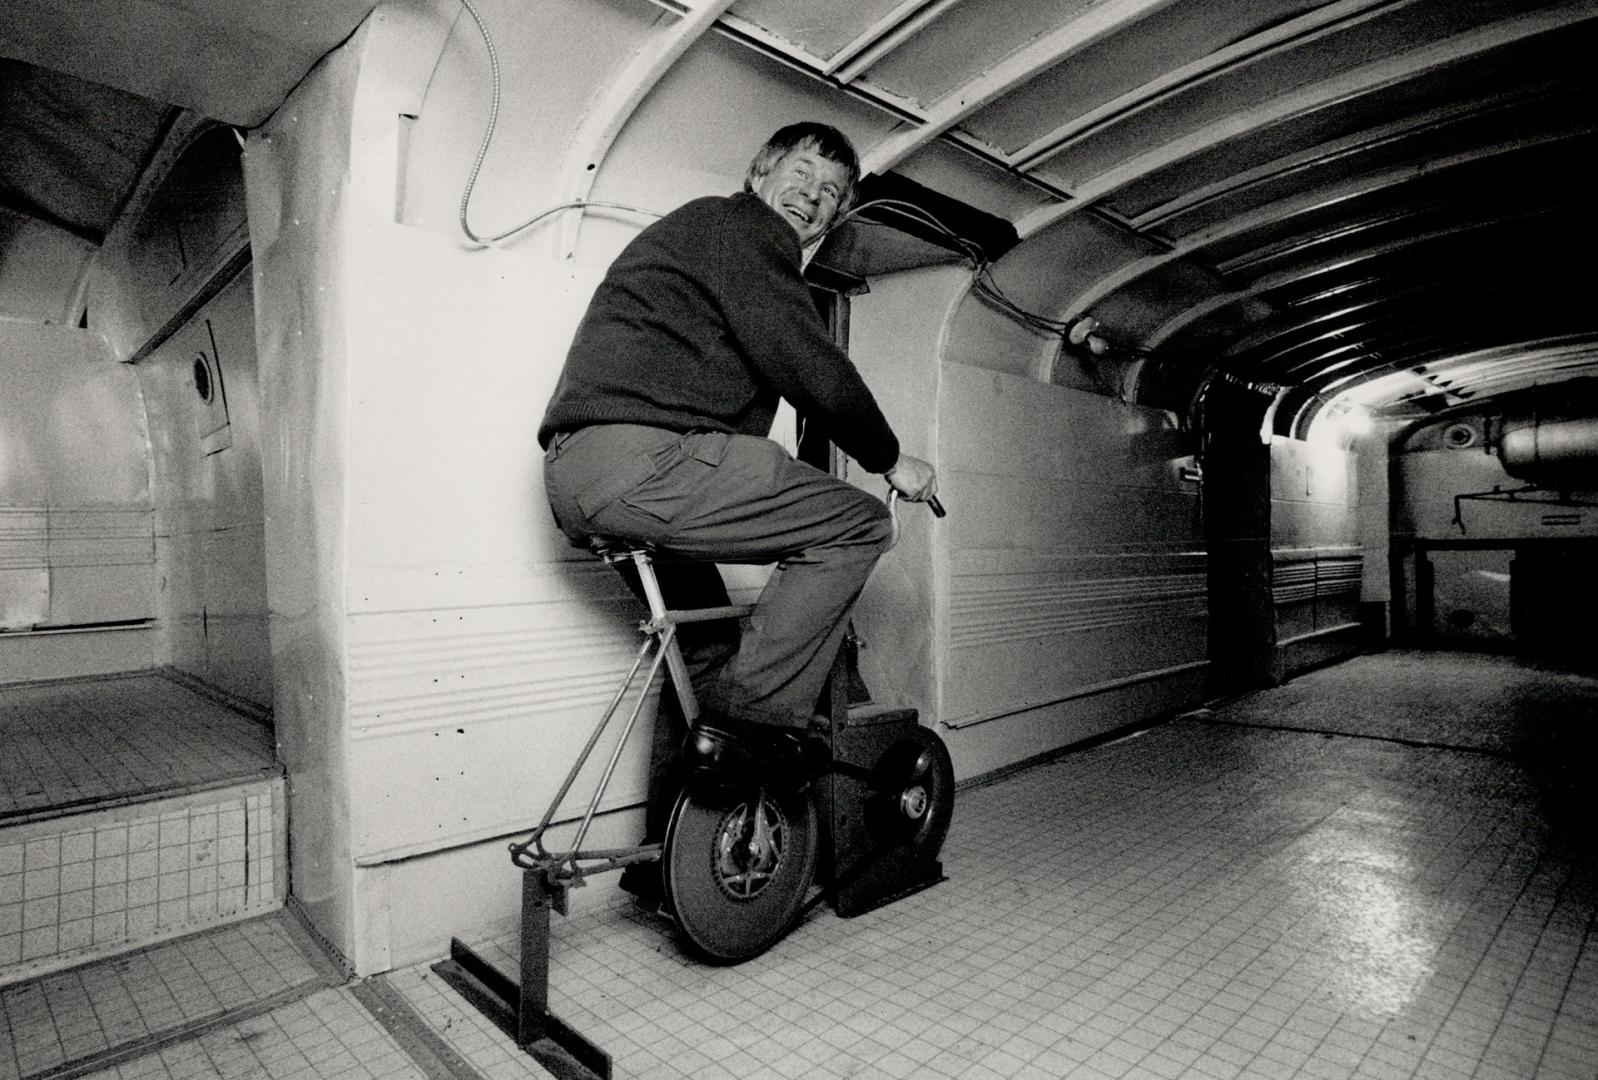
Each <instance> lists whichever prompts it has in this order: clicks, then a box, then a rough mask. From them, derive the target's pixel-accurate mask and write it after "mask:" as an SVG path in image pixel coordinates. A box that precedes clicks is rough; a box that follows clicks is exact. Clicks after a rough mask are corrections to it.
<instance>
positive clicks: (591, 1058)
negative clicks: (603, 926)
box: [433, 869, 611, 1080]
mask: <svg viewBox="0 0 1598 1080" xmlns="http://www.w3.org/2000/svg"><path fill="white" fill-rule="evenodd" d="M565 892H566V887H565V886H564V885H555V886H553V887H552V886H551V885H550V883H549V881H548V879H547V877H546V876H545V873H544V871H542V870H533V869H529V870H524V871H522V935H521V937H522V940H521V954H522V955H521V969H522V970H521V984H520V985H519V986H518V985H517V984H516V983H515V982H513V981H512V980H511V979H510V978H508V977H507V976H505V975H504V974H503V973H502V972H500V971H499V970H498V969H496V968H495V967H493V965H491V964H489V963H488V961H486V960H484V959H483V958H482V957H480V956H478V955H477V954H476V953H475V952H473V951H472V950H471V948H470V947H468V946H467V945H465V944H464V943H463V942H461V941H460V940H458V939H454V940H451V941H450V946H449V959H447V960H440V961H439V962H438V963H436V964H434V965H433V971H434V973H435V974H437V975H438V977H439V978H441V979H443V980H444V981H445V982H446V983H448V984H449V985H450V986H452V987H454V988H455V990H456V991H458V992H459V993H460V995H461V996H462V997H464V998H465V999H466V1000H467V1001H469V1002H471V1004H472V1005H473V1006H475V1007H476V1008H477V1009H478V1010H479V1011H480V1012H482V1013H483V1015H485V1016H487V1017H488V1018H489V1019H490V1020H492V1021H493V1022H494V1024H495V1026H496V1027H498V1028H499V1029H500V1030H501V1031H503V1032H504V1033H505V1034H507V1035H509V1036H510V1037H511V1038H512V1039H514V1040H515V1041H516V1045H517V1046H519V1047H520V1048H521V1049H523V1050H525V1051H526V1052H527V1053H529V1054H531V1055H532V1056H533V1058H534V1059H535V1060H536V1061H537V1062H538V1063H539V1064H540V1065H542V1066H544V1068H546V1069H548V1070H549V1071H550V1072H551V1073H553V1074H554V1075H555V1076H557V1077H560V1080H611V1076H610V1055H609V1054H607V1053H605V1051H603V1050H601V1049H600V1048H599V1047H598V1046H596V1045H594V1044H593V1043H591V1042H589V1041H588V1040H587V1039H585V1038H584V1037H583V1036H582V1035H579V1034H578V1033H577V1032H576V1031H575V1030H574V1029H573V1028H571V1027H570V1026H568V1025H567V1024H566V1023H565V1022H564V1021H562V1020H561V1019H560V1018H559V1017H557V1016H555V1015H554V1014H553V1013H551V1012H550V1011H549V912H550V909H551V908H552V907H556V908H558V909H560V910H561V911H564V910H565V895H564V894H565Z"/></svg>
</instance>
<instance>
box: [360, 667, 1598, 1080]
mask: <svg viewBox="0 0 1598 1080" xmlns="http://www.w3.org/2000/svg"><path fill="white" fill-rule="evenodd" d="M1528 702H1530V703H1532V704H1531V705H1530V706H1528V705H1527V703H1528ZM1595 710H1598V679H1593V678H1590V677H1584V676H1563V675H1560V676H1554V675H1551V674H1550V673H1548V672H1536V671H1532V672H1527V671H1526V670H1524V669H1522V668H1521V667H1520V666H1519V665H1517V664H1515V663H1513V662H1509V661H1494V660H1489V659H1488V658H1482V657H1419V656H1415V655H1410V654H1402V653H1394V654H1390V655H1386V656H1377V657H1367V658H1361V659H1360V660H1358V661H1355V662H1354V663H1351V664H1348V665H1344V666H1342V667H1340V668H1333V669H1327V670H1325V671H1322V672H1317V673H1313V674H1311V675H1307V676H1304V677H1302V678H1301V679H1299V680H1297V681H1295V682H1294V683H1292V684H1290V685H1289V686H1288V687H1285V688H1280V689H1278V690H1274V691H1270V692H1268V693H1263V694H1258V695H1251V696H1250V697H1248V698H1246V699H1243V700H1240V701H1237V702H1233V703H1230V704H1228V705H1225V706H1221V707H1218V708H1216V709H1215V710H1213V711H1212V712H1211V713H1210V714H1209V715H1208V717H1207V718H1205V719H1188V720H1183V721H1179V722H1176V723H1173V724H1169V725H1166V726H1163V727H1160V728H1156V729H1154V730H1152V731H1149V732H1147V733H1145V734H1143V735H1141V736H1138V737H1135V738H1132V739H1128V740H1125V741H1122V742H1118V743H1114V744H1111V745H1106V746H1101V747H1098V748H1096V749H1092V750H1088V751H1085V752H1082V753H1078V754H1072V755H1069V756H1067V757H1065V758H1063V759H1061V760H1059V761H1057V762H1055V763H1053V764H1050V765H1047V766H1043V767H1039V768H1036V769H1033V770H1030V771H1027V772H1024V773H1021V774H1019V775H1016V776H1013V777H1011V778H1009V779H1006V780H1004V781H1003V782H1001V783H998V784H994V785H992V786H988V787H980V788H974V789H971V790H967V791H965V792H963V793H962V794H961V796H960V798H959V802H958V807H957V811H956V817H955V823H954V828H953V830H952V832H951V835H950V839H949V843H948V845H947V846H946V848H945V851H944V864H945V869H946V871H947V873H948V874H949V878H950V880H949V881H948V882H946V883H944V884H942V885H939V886H937V887H936V888H934V889H931V890H929V891H927V892H924V893H921V894H918V895H916V896H913V897H910V898H908V899H906V900H903V901H900V902H899V903H897V904H894V905H892V906H890V907H887V908H884V909H880V910H878V911H876V912H873V913H870V914H868V915H865V916H862V917H860V918H857V919H853V920H841V919H838V918H837V917H835V916H834V915H832V914H830V913H829V912H827V911H825V910H824V909H823V910H822V911H820V912H818V913H816V914H815V915H814V916H813V917H812V919H811V920H810V922H809V923H807V924H806V925H805V926H803V927H801V928H800V929H799V930H798V931H797V932H796V933H795V934H793V935H792V936H791V937H789V938H788V939H787V940H785V941H783V942H782V943H781V944H780V945H779V946H778V947H777V948H776V949H774V950H773V951H772V952H771V953H769V954H767V955H766V956H764V957H761V958H759V959H757V960H755V961H752V962H750V963H747V964H744V965H741V966H738V967H733V968H709V967H704V966H701V965H697V964H694V963H693V962H691V961H689V960H687V959H686V958H685V957H684V956H683V955H682V953H681V952H680V951H679V950H678V949H677V948H676V947H675V946H674V945H673V943H672V942H671V939H670V934H669V929H668V928H667V927H666V925H665V924H664V923H661V922H659V921H658V920H655V919H653V918H652V917H648V916H643V915H640V914H637V913H635V912H631V911H628V910H625V909H621V908H618V909H616V910H614V911H610V912H603V913H597V914H593V915H589V916H584V917H581V918H577V919H573V920H569V921H564V922H562V921H560V920H557V921H556V926H555V928H554V933H555V937H556V941H555V943H554V946H553V950H552V961H553V971H552V975H551V992H552V1005H553V1009H554V1011H555V1013H556V1014H557V1015H558V1016H560V1017H561V1018H562V1019H563V1020H565V1021H566V1022H567V1023H569V1024H571V1025H572V1026H574V1027H575V1028H576V1029H577V1030H578V1031H580V1032H582V1033H583V1034H584V1035H586V1036H587V1037H588V1038H590V1039H592V1040H593V1041H595V1042H596V1043H598V1044H599V1045H600V1046H601V1047H603V1048H605V1049H606V1050H607V1051H609V1052H610V1053H611V1054H612V1055H613V1057H614V1059H615V1065H616V1074H617V1076H620V1077H637V1078H649V1080H654V1078H661V1080H675V1078H679V1077H681V1078H694V1080H711V1078H716V1080H728V1078H734V1077H736V1078H740V1080H778V1078H801V1077H803V1078H809V1077H886V1078H899V1077H931V1078H940V1077H962V1078H973V1080H977V1078H981V1080H999V1078H1035V1080H1045V1078H1048V1080H1055V1078H1070V1080H1107V1078H1116V1077H1131V1078H1144V1077H1148V1078H1155V1080H1162V1078H1175V1077H1189V1078H1193V1080H1233V1078H1239V1077H1247V1078H1253V1080H1267V1078H1270V1080H1275V1078H1306V1080H1309V1078H1314V1080H1340V1078H1353V1077H1359V1078H1370V1080H1377V1078H1381V1080H1387V1078H1395V1080H1396V1078H1407V1077H1420V1078H1435V1080H1464V1078H1479V1080H1488V1078H1501V1080H1528V1078H1537V1077H1547V1078H1565V1077H1570V1078H1577V1077H1579V1078H1592V1077H1594V1076H1598V949H1594V948H1593V947H1591V945H1592V944H1594V942H1593V935H1594V918H1595V914H1598V859H1595V858H1594V855H1595V854H1598V845H1595V843H1594V832H1593V830H1592V828H1591V827H1590V826H1586V825H1585V824H1584V822H1585V818H1577V817H1575V816H1573V815H1570V814H1567V813H1566V809H1567V808H1569V807H1571V806H1572V805H1573V798H1572V796H1573V795H1575V794H1576V793H1578V792H1580V791H1584V790H1586V784H1585V779H1584V777H1585V772H1584V769H1583V767H1582V765H1580V764H1579V762H1580V761H1581V760H1585V761H1587V762H1590V761H1591V758H1590V756H1589V757H1587V758H1585V759H1571V758H1569V757H1568V755H1565V756H1563V757H1561V756H1556V755H1549V754H1546V753H1542V752H1527V753H1525V754H1521V755H1515V754H1514V753H1513V752H1514V751H1515V749H1516V748H1525V747H1545V746H1548V745H1564V746H1565V747H1566V748H1567V749H1568V748H1569V746H1570V745H1571V744H1572V743H1573V742H1576V743H1579V742H1581V740H1583V739H1590V738H1591V736H1590V734H1586V733H1589V732H1591V731H1593V730H1595V728H1594V724H1595V723H1598V712H1595ZM1273 723H1284V724H1286V726H1287V727H1288V728H1292V729H1294V730H1279V729H1274V728H1271V727H1269V726H1267V725H1270V724H1273ZM1334 729H1337V730H1344V731H1359V732H1362V735H1360V736H1354V737H1350V736H1342V735H1330V734H1326V732H1328V731H1332V730H1334ZM1396 739H1405V740H1408V741H1407V742H1399V741H1394V740H1396ZM1416 743H1424V744H1428V745H1414V744H1416ZM1587 745H1590V742H1589V743H1587ZM1450 747H1461V748H1457V749H1456V748H1450ZM1481 748H1487V749H1490V750H1492V751H1494V752H1488V753H1484V752H1482V750H1481ZM497 944H498V956H499V957H501V958H503V959H504V960H505V961H506V962H507V963H509V962H510V957H511V949H512V948H513V947H514V945H513V943H512V942H500V943H497ZM390 978H391V979H392V981H393V983H394V985H395V986H396V987H397V988H399V989H400V990H401V991H402V992H403V993H405V994H406V995H407V996H408V998H409V999H410V1000H411V1001H412V1003H413V1004H414V1006H415V1007H416V1009H417V1011H418V1012H419V1013H421V1014H422V1015H424V1016H428V1017H430V1018H431V1020H432V1022H433V1024H434V1026H435V1027H436V1028H440V1029H442V1030H444V1031H445V1033H446V1037H448V1038H450V1039H451V1041H452V1042H454V1043H455V1045H457V1047H458V1049H459V1050H460V1051H461V1053H463V1054H464V1055H465V1056H467V1057H468V1058H469V1059H470V1060H472V1061H473V1062H474V1064H476V1065H477V1067H478V1068H479V1069H480V1070H481V1071H482V1072H483V1073H484V1074H485V1075H488V1076H492V1077H501V1076H505V1077H515V1076H526V1075H537V1070H536V1069H533V1068H531V1067H530V1066H529V1065H528V1064H527V1063H526V1062H525V1060H522V1059H518V1058H516V1057H515V1055H514V1054H513V1053H511V1052H510V1051H509V1050H508V1048H507V1044H506V1043H505V1040H504V1039H503V1038H502V1037H501V1036H500V1035H499V1034H498V1032H497V1031H495V1030H494V1029H492V1028H491V1027H489V1026H488V1025H487V1023H486V1021H483V1020H481V1019H480V1018H479V1017H477V1015H476V1014H475V1013H472V1012H471V1011H470V1010H468V1009H466V1008H464V1007H463V1006H461V1005H460V1004H459V999H458V998H455V997H454V995H453V993H452V992H451V991H449V990H448V989H447V988H444V987H442V986H441V985H440V984H439V982H438V980H437V978H436V977H435V976H433V975H432V974H431V973H430V972H429V971H427V970H426V969H412V970H409V971H405V972H399V973H396V974H395V975H393V976H391V977H390Z"/></svg>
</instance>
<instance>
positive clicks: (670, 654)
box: [618, 548, 699, 725]
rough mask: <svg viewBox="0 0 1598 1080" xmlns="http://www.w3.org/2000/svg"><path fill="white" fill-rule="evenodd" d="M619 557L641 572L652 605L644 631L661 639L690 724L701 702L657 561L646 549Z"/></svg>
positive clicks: (644, 587)
mask: <svg viewBox="0 0 1598 1080" xmlns="http://www.w3.org/2000/svg"><path fill="white" fill-rule="evenodd" d="M618 557H625V558H629V559H631V560H632V562H633V566H634V567H635V568H636V569H637V571H638V581H639V584H640V585H642V587H643V590H644V600H645V602H646V603H647V604H648V605H649V622H648V623H646V624H645V625H644V631H645V632H646V633H650V634H654V635H655V636H656V637H658V638H659V640H660V647H661V649H662V650H663V651H664V652H665V655H666V669H667V670H668V671H669V672H671V686H672V689H673V690H675V691H676V692H677V701H678V702H679V703H680V704H681V705H682V713H683V718H684V719H685V720H686V721H687V722H688V723H689V724H690V725H691V724H693V722H694V721H695V720H696V719H698V718H699V699H698V698H697V697H695V696H694V688H693V684H692V683H690V682H689V681H688V665H687V663H686V662H685V661H684V660H683V657H682V648H681V647H680V646H679V645H678V644H677V619H676V615H675V613H674V612H672V611H671V610H670V609H668V608H667V607H666V599H665V597H664V596H663V595H662V594H661V591H660V580H659V579H658V578H657V577H656V576H655V566H654V561H653V560H652V559H651V558H650V556H649V551H648V549H647V548H629V549H627V550H626V551H625V552H623V553H621V555H620V556H618Z"/></svg>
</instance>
